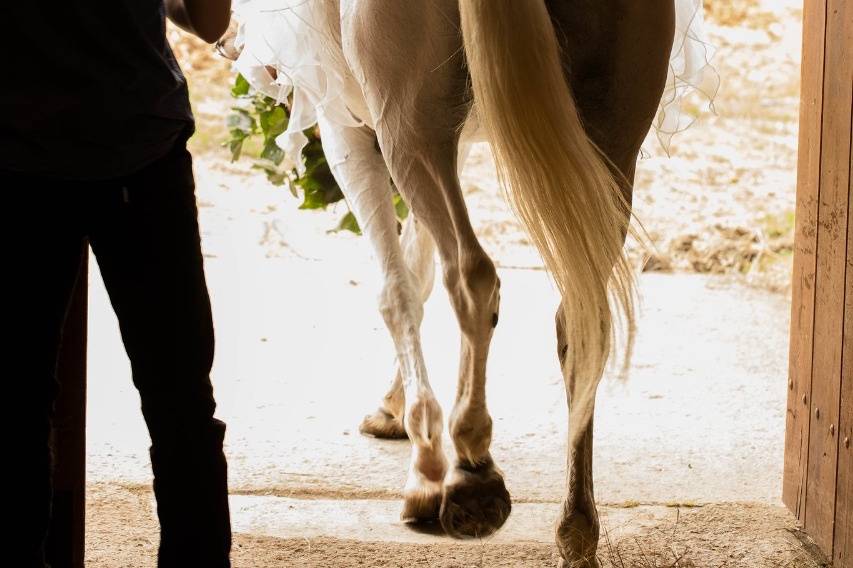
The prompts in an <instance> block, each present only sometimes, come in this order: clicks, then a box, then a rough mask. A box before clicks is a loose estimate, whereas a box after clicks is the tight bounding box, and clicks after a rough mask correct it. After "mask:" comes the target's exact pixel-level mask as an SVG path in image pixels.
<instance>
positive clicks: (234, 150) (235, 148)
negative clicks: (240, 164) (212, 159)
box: [228, 138, 245, 162]
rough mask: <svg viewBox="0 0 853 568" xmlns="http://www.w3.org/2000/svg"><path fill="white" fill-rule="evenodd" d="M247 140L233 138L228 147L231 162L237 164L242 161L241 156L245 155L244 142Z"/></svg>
mask: <svg viewBox="0 0 853 568" xmlns="http://www.w3.org/2000/svg"><path fill="white" fill-rule="evenodd" d="M244 140H245V138H232V139H231V142H230V143H229V145H228V148H229V150H231V161H232V162H236V161H237V160H239V159H240V154H242V153H243V141H244Z"/></svg>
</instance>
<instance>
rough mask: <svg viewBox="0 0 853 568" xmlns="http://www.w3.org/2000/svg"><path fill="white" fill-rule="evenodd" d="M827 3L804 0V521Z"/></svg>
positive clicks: (797, 319) (798, 304)
mask: <svg viewBox="0 0 853 568" xmlns="http://www.w3.org/2000/svg"><path fill="white" fill-rule="evenodd" d="M826 2H827V0H805V5H804V10H803V56H802V71H801V75H802V87H801V89H802V93H801V103H800V137H799V156H798V167H797V206H796V228H795V231H796V238H795V247H794V268H793V280H792V283H791V343H790V353H789V380H788V403H787V413H786V424H785V431H786V434H785V471H784V481H783V487H782V500H783V501H784V502H785V504H786V505H787V506H788V508H789V509H790V510H791V511H792V512H793V513H794V514H795V515H796V516H797V518H799V519H800V520H803V517H804V515H805V512H806V508H805V499H806V493H805V488H806V475H807V467H806V466H807V464H808V439H809V420H810V413H809V405H810V400H811V381H812V345H813V331H814V306H815V267H816V259H817V256H816V255H817V217H818V196H819V191H820V149H821V129H822V122H823V121H822V116H823V77H824V47H825V43H824V42H825V29H826Z"/></svg>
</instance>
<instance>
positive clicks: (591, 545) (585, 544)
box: [557, 505, 599, 568]
mask: <svg viewBox="0 0 853 568" xmlns="http://www.w3.org/2000/svg"><path fill="white" fill-rule="evenodd" d="M585 510H587V511H589V510H591V511H593V512H592V513H591V514H587V513H585V512H582V511H581V510H578V509H574V510H570V512H569V513H567V514H566V516H565V517H564V518H563V519H562V520H561V521H560V524H559V525H558V526H557V548H558V549H559V551H560V557H561V558H562V559H563V560H562V563H561V564H560V565H559V566H560V567H562V568H599V562H598V559H597V558H596V551H597V549H598V533H599V524H598V514H597V512H595V505H591V506H590V507H589V508H587V509H585Z"/></svg>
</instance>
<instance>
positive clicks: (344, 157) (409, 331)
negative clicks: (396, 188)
mask: <svg viewBox="0 0 853 568" xmlns="http://www.w3.org/2000/svg"><path fill="white" fill-rule="evenodd" d="M319 124H320V131H321V135H322V140H323V150H324V152H325V154H326V158H327V160H328V162H329V165H330V167H331V169H332V173H333V174H334V176H335V178H336V179H337V180H338V183H339V184H340V186H341V189H342V191H343V192H344V195H345V196H346V198H347V202H348V204H349V206H350V207H351V208H352V210H353V213H354V214H355V216H356V219H357V220H358V222H359V223H360V225H361V228H362V230H363V232H364V235H365V236H366V237H367V238H368V239H369V241H370V243H371V245H373V247H374V249H375V251H376V256H377V259H378V261H379V265H380V268H381V270H382V275H383V278H384V285H383V287H382V291H381V292H380V294H379V310H380V312H381V313H382V316H383V319H384V320H385V324H386V326H387V327H388V330H389V332H390V333H391V337H392V339H393V340H394V347H395V350H396V353H397V361H398V364H399V368H400V375H401V383H402V387H403V392H404V398H405V410H404V413H403V417H404V424H405V430H406V433H407V435H408V438H409V440H410V441H411V445H412V456H411V464H410V468H409V475H408V479H407V482H406V486H405V488H404V506H403V514H402V518H403V520H406V521H422V520H435V519H436V518H437V516H438V512H439V507H440V505H441V498H442V481H443V479H444V476H445V473H446V471H447V459H446V458H445V456H444V450H443V448H442V430H443V419H442V413H441V407H440V406H439V404H438V401H436V399H435V395H434V394H433V392H432V388H431V386H430V384H429V381H428V380H427V373H426V365H425V364H424V360H423V352H422V350H421V339H420V324H421V320H422V318H423V302H422V301H421V298H420V296H419V294H418V290H417V287H416V286H415V283H414V277H413V276H412V274H411V271H410V269H409V268H408V267H407V265H406V263H405V261H404V259H403V251H402V249H401V247H400V240H399V238H398V235H397V218H396V215H395V213H394V208H393V205H392V203H391V196H392V192H391V186H390V176H389V174H388V170H387V168H386V166H385V163H384V161H383V159H382V156H381V155H380V154H379V152H377V151H376V148H375V137H374V134H373V132H372V131H371V130H370V129H368V128H366V127H362V128H349V127H339V126H337V125H335V124H332V123H330V122H328V121H326V120H325V119H322V118H321V119H320V121H319Z"/></svg>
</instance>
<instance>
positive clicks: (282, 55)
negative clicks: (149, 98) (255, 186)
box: [232, 0, 705, 566]
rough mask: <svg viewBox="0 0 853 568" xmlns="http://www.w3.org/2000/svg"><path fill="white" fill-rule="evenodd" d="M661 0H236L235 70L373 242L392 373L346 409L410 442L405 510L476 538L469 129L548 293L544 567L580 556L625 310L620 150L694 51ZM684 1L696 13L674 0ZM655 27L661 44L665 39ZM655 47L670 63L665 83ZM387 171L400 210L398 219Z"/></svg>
mask: <svg viewBox="0 0 853 568" xmlns="http://www.w3.org/2000/svg"><path fill="white" fill-rule="evenodd" d="M677 1H678V6H677V8H678V10H679V12H678V15H679V21H678V22H676V6H674V2H673V0H647V1H643V2H638V1H636V0H430V1H425V0H421V1H416V0H407V1H396V2H394V1H390V0H328V1H321V0H248V1H244V2H243V3H240V4H238V5H237V8H236V9H235V13H236V19H237V20H238V22H240V30H239V32H238V34H237V37H236V41H235V45H236V48H237V49H236V50H234V51H233V52H232V53H233V56H234V57H237V63H236V66H237V68H238V69H239V70H240V72H241V73H242V74H243V75H244V76H245V77H246V78H247V79H248V80H249V82H250V83H251V84H252V85H253V86H254V87H255V88H257V89H259V90H261V91H262V92H264V93H266V94H268V95H270V96H273V97H276V98H278V99H279V100H287V97H288V96H289V95H292V106H291V122H290V125H289V127H288V130H287V132H285V133H284V134H283V135H282V136H281V137H280V138H279V140H278V143H279V145H280V146H282V148H284V149H285V150H286V151H287V153H288V155H289V156H291V157H293V156H299V155H300V154H299V152H300V151H301V148H302V146H303V145H304V143H305V139H304V136H303V135H302V130H303V129H305V128H308V127H310V126H313V125H314V124H319V127H320V131H321V138H322V142H323V148H324V150H325V153H326V157H327V159H328V162H329V164H330V166H331V168H332V172H333V173H334V175H335V178H336V180H337V181H338V183H339V185H340V187H341V189H342V190H343V192H344V195H345V197H346V199H347V202H348V204H349V206H350V208H351V209H352V211H353V212H354V214H355V216H356V218H357V219H358V221H359V223H360V225H361V227H362V229H363V231H364V234H365V235H366V236H367V238H368V239H369V241H370V243H371V244H372V245H373V247H374V248H375V252H376V255H377V257H378V259H379V263H380V266H381V270H382V273H383V275H384V287H383V289H382V292H381V294H380V298H379V308H380V310H381V313H382V315H383V317H384V320H385V322H386V324H387V326H388V329H389V331H390V333H391V336H392V338H393V341H394V345H395V347H396V354H397V362H398V371H397V375H396V377H395V379H394V381H393V384H392V385H391V388H390V390H389V391H388V393H387V394H385V396H384V398H383V399H382V403H381V406H380V408H379V410H378V411H376V412H375V413H374V414H372V415H370V416H368V417H366V418H365V420H364V422H363V424H362V426H361V429H362V432H364V433H366V434H370V435H374V436H377V437H381V438H398V437H408V438H409V440H410V441H411V445H412V456H411V465H410V468H409V475H408V480H407V482H406V486H405V488H404V492H403V494H404V504H403V512H402V518H403V519H404V520H405V521H411V522H416V521H430V520H440V522H441V524H442V526H443V528H444V529H445V531H446V532H447V533H448V534H450V535H452V536H457V537H466V536H485V535H488V534H490V533H492V532H494V531H495V530H496V529H498V528H499V527H500V526H502V525H503V523H504V521H505V520H506V518H507V516H508V515H509V513H510V507H511V506H510V496H509V493H508V492H507V490H506V487H505V485H504V481H503V478H502V475H501V473H500V471H499V470H498V468H497V467H496V465H495V463H494V462H493V460H492V457H491V455H490V453H489V446H490V443H491V434H492V419H491V417H490V415H489V412H488V409H487V406H486V391H485V387H486V360H487V357H488V351H489V343H490V340H491V337H492V332H493V330H494V328H495V326H496V325H497V323H498V311H499V310H498V306H499V298H500V293H499V292H500V282H499V280H498V277H497V274H496V271H495V267H494V265H493V263H492V261H491V260H490V259H489V257H488V256H487V255H486V253H485V252H484V251H483V249H482V247H481V246H480V243H479V242H478V240H477V237H476V235H475V234H474V230H473V229H472V227H471V224H470V222H469V219H468V213H467V210H466V207H465V202H464V200H463V195H462V191H461V188H460V185H459V177H458V173H457V169H458V167H459V165H460V164H463V163H464V161H465V155H466V151H467V149H468V147H469V145H470V142H471V141H472V140H473V137H474V136H475V135H476V134H477V132H478V131H479V130H481V128H480V127H482V131H484V133H485V135H486V138H487V139H488V140H489V142H490V144H491V146H492V149H493V152H494V154H495V157H496V160H497V164H498V169H499V173H500V176H501V178H502V181H503V182H504V185H505V186H506V189H507V191H508V193H509V196H510V198H511V202H512V204H513V205H514V208H515V210H516V212H517V214H518V215H519V217H520V218H521V219H522V221H523V222H524V224H525V226H526V228H527V230H528V232H529V234H530V236H531V238H532V241H533V242H534V243H535V244H536V246H537V247H538V249H539V251H540V253H541V254H542V256H543V259H544V261H545V264H546V265H547V268H548V269H549V270H550V273H551V275H552V276H553V278H554V281H555V282H556V284H557V286H558V288H559V291H560V293H561V294H562V304H561V306H560V308H559V309H558V311H557V316H556V320H557V338H558V345H557V354H558V357H559V359H560V363H561V365H562V368H563V372H564V377H565V382H566V391H567V395H568V401H569V407H570V415H571V420H570V425H569V428H570V432H571V435H570V440H569V457H568V480H567V490H566V498H565V502H564V506H563V511H562V515H561V518H560V520H559V527H558V532H557V544H558V546H559V550H560V554H561V556H562V558H563V561H564V562H565V563H566V565H568V566H594V565H596V560H595V551H596V546H597V542H598V533H599V526H598V516H597V513H596V509H595V502H594V496H593V482H592V416H593V406H594V401H595V392H596V388H597V385H598V383H599V380H600V379H601V377H602V374H603V372H604V368H605V363H606V361H607V359H608V357H609V355H610V352H611V350H612V349H611V345H612V342H611V336H612V335H613V329H614V327H615V325H614V322H621V323H622V324H624V326H625V329H626V331H627V335H628V336H629V337H630V335H631V333H632V330H633V319H634V308H633V294H634V282H633V278H632V274H631V270H630V268H629V265H628V262H627V260H626V258H625V256H624V253H623V250H622V248H623V241H624V238H625V235H626V232H627V230H628V221H629V218H630V199H631V189H632V180H633V177H634V170H635V163H636V159H637V155H638V152H639V150H640V145H641V144H642V142H643V140H644V138H645V136H646V134H647V132H648V131H649V128H650V126H651V125H652V122H653V119H654V118H655V115H656V109H658V106H659V103H660V101H661V95H662V93H663V92H664V90H665V88H666V89H667V91H668V92H669V93H670V94H671V95H672V96H671V100H668V101H667V102H668V103H669V105H668V106H669V110H673V109H674V106H676V103H677V99H678V98H679V95H681V94H682V93H681V91H680V90H679V89H682V90H683V88H684V84H682V83H680V82H679V80H680V79H681V80H686V81H687V82H689V81H690V80H691V79H693V80H695V79H696V78H698V77H699V75H700V74H701V71H702V65H699V66H696V65H695V64H694V62H691V61H689V53H687V54H686V53H685V52H684V50H685V49H688V50H689V49H693V48H695V47H696V45H697V44H696V43H695V40H697V39H701V38H699V37H697V36H696V33H697V32H696V27H695V26H692V27H691V24H699V23H701V0H677ZM697 9H698V10H699V11H700V13H699V16H698V19H690V20H689V21H688V20H685V19H684V16H685V15H686V16H689V17H695V16H696V12H697ZM676 28H678V30H677V31H678V32H679V33H678V34H677V37H678V41H679V42H681V45H679V46H677V47H676V49H675V50H673V37H674V35H675V34H674V32H675V31H676ZM691 30H692V31H691ZM688 32H689V33H688ZM232 39H233V38H232ZM691 42H693V43H691ZM673 53H674V54H675V56H676V58H675V59H674V61H676V62H677V61H678V57H681V58H682V59H681V63H680V65H681V68H680V69H678V70H676V71H677V72H676V73H670V74H669V82H668V79H667V77H668V71H669V70H670V65H669V63H670V59H671V54H673ZM238 54H239V57H238ZM685 55H688V58H687V59H685V58H684V56H685ZM704 62H705V61H702V63H704ZM679 77H680V79H679ZM658 116H659V118H658V120H659V123H658V125H657V126H659V127H661V128H662V129H663V131H664V132H667V130H668V129H669V130H671V131H674V130H677V129H678V128H680V127H681V124H680V121H681V117H679V116H678V115H677V113H676V114H673V113H672V112H670V113H668V115H667V114H666V113H664V114H659V115H658ZM297 162H298V161H297ZM297 165H298V164H297ZM391 179H393V181H394V184H395V185H396V187H397V188H398V190H399V191H400V193H401V194H402V196H403V197H404V199H405V200H406V202H407V203H408V205H409V207H410V210H411V217H410V219H409V220H408V221H407V222H406V225H405V227H404V230H403V233H402V237H398V233H397V221H396V218H395V214H394V210H393V208H392V202H391V194H392V193H391V192H392V187H391V184H390V180H391ZM435 251H437V252H438V255H439V257H440V260H441V268H442V275H443V281H444V285H445V286H446V288H447V291H448V293H449V296H450V299H451V302H452V304H453V308H454V309H455V312H456V315H457V318H458V321H459V327H460V329H461V335H462V345H461V355H460V370H459V382H458V392H457V397H456V402H455V405H454V407H453V410H452V412H451V415H450V419H449V429H450V435H451V438H452V440H453V444H454V446H455V449H456V456H457V457H456V463H454V464H453V466H452V467H450V468H449V467H448V463H447V459H446V457H445V453H444V450H443V448H442V430H443V427H444V421H443V418H442V409H441V407H440V406H439V404H438V402H437V401H436V399H435V396H434V394H433V391H432V388H431V386H430V383H429V380H428V378H427V372H426V365H425V364H424V356H423V352H422V349H421V341H420V331H419V330H420V325H421V320H422V317H423V305H424V302H425V300H426V299H427V297H428V296H429V294H430V291H431V289H432V286H433V279H434V274H433V272H434V260H433V259H434V254H435ZM615 314H618V316H619V317H615Z"/></svg>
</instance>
